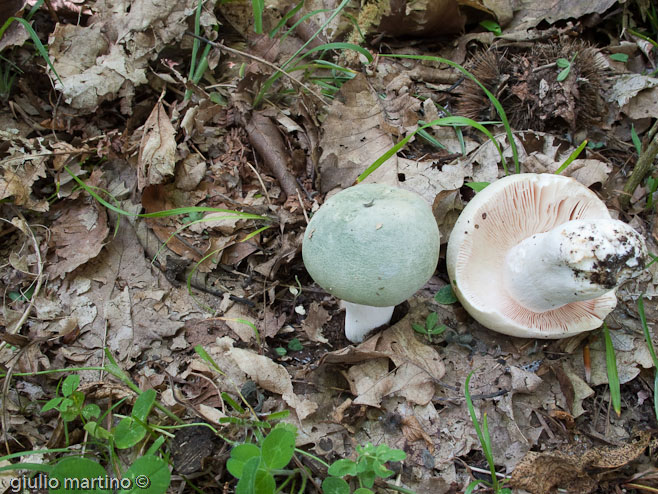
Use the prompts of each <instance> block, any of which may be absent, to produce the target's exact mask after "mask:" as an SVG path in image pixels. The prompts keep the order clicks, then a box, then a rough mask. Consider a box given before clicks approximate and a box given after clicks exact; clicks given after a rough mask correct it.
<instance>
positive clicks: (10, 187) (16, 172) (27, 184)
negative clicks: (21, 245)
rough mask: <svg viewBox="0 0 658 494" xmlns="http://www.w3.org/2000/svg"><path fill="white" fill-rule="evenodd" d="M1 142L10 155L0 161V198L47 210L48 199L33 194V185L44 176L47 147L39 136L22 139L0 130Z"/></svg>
mask: <svg viewBox="0 0 658 494" xmlns="http://www.w3.org/2000/svg"><path fill="white" fill-rule="evenodd" d="M0 142H5V143H7V144H8V149H7V151H6V154H7V155H8V157H9V159H5V158H3V159H2V161H1V162H0V200H1V199H6V198H8V197H11V198H12V202H13V203H14V204H15V205H17V206H25V207H27V208H29V209H32V210H33V211H48V201H46V200H45V199H44V200H41V201H38V200H36V199H34V198H33V197H32V184H34V182H36V181H37V180H38V179H39V178H43V177H45V176H46V160H47V159H48V155H49V154H50V153H49V151H48V149H46V148H44V146H43V144H42V142H41V139H24V138H22V137H19V136H17V135H15V134H14V133H11V132H7V131H5V130H1V129H0Z"/></svg>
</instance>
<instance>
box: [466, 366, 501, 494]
mask: <svg viewBox="0 0 658 494" xmlns="http://www.w3.org/2000/svg"><path fill="white" fill-rule="evenodd" d="M473 372H474V371H471V372H469V374H468V377H467V378H466V384H465V385H464V396H465V397H466V406H467V407H468V414H469V415H470V416H471V422H473V427H474V428H475V433H476V434H477V436H478V440H479V441H480V445H481V446H482V451H483V452H484V456H485V458H486V459H487V463H489V471H490V472H491V482H492V487H494V492H497V490H498V477H496V465H495V464H494V459H493V453H492V449H491V437H490V436H489V426H488V424H487V415H486V413H485V414H484V415H483V419H482V424H483V427H480V423H479V422H478V419H477V416H476V415H475V407H474V406H473V400H471V392H470V391H469V389H468V388H469V386H470V383H471V377H473ZM483 429H484V430H483ZM485 432H486V435H485Z"/></svg>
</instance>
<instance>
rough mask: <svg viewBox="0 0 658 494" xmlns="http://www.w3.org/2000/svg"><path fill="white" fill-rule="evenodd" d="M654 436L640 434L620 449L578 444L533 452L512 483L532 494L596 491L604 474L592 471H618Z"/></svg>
mask: <svg viewBox="0 0 658 494" xmlns="http://www.w3.org/2000/svg"><path fill="white" fill-rule="evenodd" d="M650 440H651V434H650V433H649V432H642V433H640V434H639V435H638V436H637V438H635V440H633V441H631V442H629V443H628V444H624V445H623V446H619V447H609V446H601V447H598V448H591V449H586V446H584V445H582V444H578V445H576V446H574V447H571V448H567V449H566V450H560V451H549V452H544V453H537V452H534V451H530V452H528V453H526V455H525V457H524V458H523V459H522V460H521V461H520V462H519V463H518V464H517V465H516V468H515V469H514V471H513V472H512V479H511V482H510V483H511V484H512V485H513V486H514V487H517V488H521V489H525V490H526V491H528V492H531V493H532V494H549V493H553V492H555V489H556V488H558V487H562V488H565V489H567V490H568V491H569V492H578V493H582V494H587V493H589V492H593V491H594V490H595V489H596V487H597V485H598V479H599V478H600V477H601V476H602V473H596V472H593V469H596V468H601V469H606V468H618V467H621V466H623V465H626V464H628V463H630V462H631V461H633V460H635V459H636V458H638V457H639V456H640V455H641V454H642V453H643V452H644V450H645V449H646V448H647V446H649V442H650Z"/></svg>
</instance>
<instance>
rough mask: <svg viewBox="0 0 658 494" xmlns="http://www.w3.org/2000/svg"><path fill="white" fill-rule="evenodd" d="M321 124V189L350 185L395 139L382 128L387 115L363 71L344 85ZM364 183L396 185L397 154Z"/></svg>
mask: <svg viewBox="0 0 658 494" xmlns="http://www.w3.org/2000/svg"><path fill="white" fill-rule="evenodd" d="M340 96H341V97H340V98H336V99H335V100H334V102H333V103H332V105H331V108H330V109H329V114H328V115H327V118H326V120H325V121H324V123H323V125H322V139H321V140H320V146H321V147H322V156H321V157H320V188H321V190H322V192H327V191H329V190H331V189H333V188H334V187H337V186H340V187H349V186H350V185H352V183H353V182H354V180H355V179H356V177H358V176H359V175H360V174H361V173H362V172H363V171H364V170H365V169H366V168H367V167H368V166H370V165H371V164H372V162H373V161H374V160H375V159H376V158H378V157H379V156H381V155H382V154H384V153H385V152H386V151H387V150H389V149H390V148H391V147H392V146H393V144H394V142H393V139H392V137H391V135H390V134H389V133H388V132H386V131H384V130H383V127H385V125H386V124H387V116H386V114H385V112H384V108H383V105H382V102H381V100H380V98H379V97H378V95H377V94H376V93H375V91H374V90H373V88H371V87H370V86H369V84H368V81H367V80H366V77H365V76H364V75H362V74H359V75H357V76H356V77H354V79H352V80H350V81H348V82H346V83H345V84H343V87H342V88H341V90H340ZM366 182H377V183H385V184H389V185H394V186H395V185H397V184H398V179H397V157H396V156H395V155H394V156H392V157H391V158H389V159H388V160H387V161H386V162H385V163H384V164H382V165H381V166H380V167H379V168H378V169H377V170H376V171H375V172H374V173H373V174H372V175H370V176H369V177H368V179H366Z"/></svg>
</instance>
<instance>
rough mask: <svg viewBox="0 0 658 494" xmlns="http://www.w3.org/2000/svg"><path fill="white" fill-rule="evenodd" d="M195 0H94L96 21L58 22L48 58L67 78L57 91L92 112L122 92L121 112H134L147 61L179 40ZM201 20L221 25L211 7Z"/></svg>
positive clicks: (145, 79)
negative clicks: (138, 88)
mask: <svg viewBox="0 0 658 494" xmlns="http://www.w3.org/2000/svg"><path fill="white" fill-rule="evenodd" d="M197 3H198V2H197V0H181V1H178V2H161V1H159V0H140V1H139V2H131V1H129V0H116V1H113V2H93V3H91V6H90V7H89V8H91V9H92V10H93V15H92V17H91V18H92V19H93V22H91V23H90V24H89V25H88V26H79V25H75V24H61V23H60V24H57V25H56V27H55V30H54V31H53V33H52V34H51V35H50V38H49V43H48V47H49V55H50V59H51V60H52V62H53V64H54V66H55V70H57V73H58V74H59V76H60V77H61V79H62V81H63V84H62V83H60V81H59V80H57V81H55V85H56V87H57V89H58V90H59V91H61V92H62V94H63V95H64V98H65V100H66V102H67V103H69V104H70V105H71V106H73V107H74V108H77V109H81V110H87V111H93V109H94V108H96V107H97V106H98V105H99V104H100V103H102V102H103V101H107V100H112V99H114V98H116V97H117V96H118V95H119V96H121V98H123V101H122V102H121V106H120V109H121V111H122V112H124V113H128V112H130V111H131V110H132V105H131V102H132V98H133V96H134V93H135V87H136V86H139V85H141V84H146V83H147V78H146V71H147V68H148V64H149V61H150V60H154V59H156V58H157V57H158V56H159V54H160V52H161V50H162V48H163V47H164V46H167V45H170V44H172V42H174V43H173V44H177V43H175V41H176V40H180V38H181V37H182V36H183V33H184V32H185V30H186V29H187V23H186V22H185V20H186V18H188V17H189V16H191V15H193V14H194V11H195V7H196V5H197ZM87 4H90V2H87ZM201 24H202V25H203V26H204V27H205V26H214V25H216V24H217V19H216V18H215V16H214V15H213V14H212V10H211V9H208V10H205V11H204V13H203V15H202V16H201Z"/></svg>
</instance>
